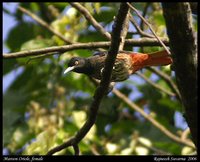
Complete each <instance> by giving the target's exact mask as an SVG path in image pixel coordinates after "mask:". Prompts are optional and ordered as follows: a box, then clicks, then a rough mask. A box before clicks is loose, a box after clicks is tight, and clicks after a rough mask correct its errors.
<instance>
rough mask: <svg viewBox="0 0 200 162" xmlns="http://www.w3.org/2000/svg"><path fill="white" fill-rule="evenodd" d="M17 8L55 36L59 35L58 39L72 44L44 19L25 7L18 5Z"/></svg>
mask: <svg viewBox="0 0 200 162" xmlns="http://www.w3.org/2000/svg"><path fill="white" fill-rule="evenodd" d="M18 9H19V10H20V11H21V12H23V13H25V14H27V15H29V16H30V17H31V18H32V19H34V20H35V21H36V22H38V23H39V24H40V25H41V26H43V27H44V28H46V29H47V30H49V31H50V32H52V33H53V34H55V35H56V36H57V37H59V38H60V39H62V40H63V41H64V42H66V43H68V44H72V43H73V42H72V41H70V40H67V39H66V38H65V37H63V35H62V34H60V33H59V32H57V31H55V30H54V29H53V28H52V27H51V26H50V25H49V24H48V23H46V22H45V21H44V20H42V19H41V18H39V17H38V16H37V15H35V14H33V13H32V12H30V11H28V10H27V9H25V8H23V7H21V6H18Z"/></svg>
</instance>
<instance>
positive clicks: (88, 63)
mask: <svg viewBox="0 0 200 162" xmlns="http://www.w3.org/2000/svg"><path fill="white" fill-rule="evenodd" d="M107 54H108V52H107V51H100V52H97V53H96V54H95V55H93V56H90V57H87V58H83V57H73V58H71V59H70V61H69V62H68V68H67V69H66V70H65V71H64V74H66V73H68V72H70V71H73V72H76V73H83V74H86V75H88V76H90V77H93V78H95V79H97V80H101V78H102V74H103V70H104V65H105V60H106V56H107ZM172 63H173V60H172V57H171V56H170V55H169V54H168V52H167V51H166V50H162V51H156V52H153V53H137V52H132V51H119V53H118V54H117V57H116V60H115V63H114V66H113V69H112V75H111V82H122V81H125V80H127V79H128V78H129V76H130V75H132V74H134V73H135V72H136V71H138V70H140V69H142V68H144V67H148V66H165V65H169V64H172Z"/></svg>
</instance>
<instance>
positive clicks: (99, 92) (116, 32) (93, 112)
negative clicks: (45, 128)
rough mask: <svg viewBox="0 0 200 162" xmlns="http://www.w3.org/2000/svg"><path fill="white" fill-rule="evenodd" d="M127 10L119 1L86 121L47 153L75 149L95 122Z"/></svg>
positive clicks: (108, 79) (125, 5)
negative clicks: (73, 133)
mask: <svg viewBox="0 0 200 162" xmlns="http://www.w3.org/2000/svg"><path fill="white" fill-rule="evenodd" d="M127 12H128V6H127V4H126V3H121V5H120V9H119V12H118V15H117V17H116V20H115V22H114V25H113V31H112V39H111V46H110V49H109V51H108V55H107V57H106V61H105V70H104V72H103V76H102V80H101V82H100V85H99V87H97V89H96V91H95V94H94V100H93V102H92V104H91V105H90V109H89V116H88V119H87V121H86V123H85V124H84V125H83V127H82V128H81V129H80V130H79V131H78V132H77V134H76V135H75V137H73V138H72V139H70V140H69V141H67V142H65V143H63V144H62V145H60V146H58V147H55V148H53V149H51V150H50V151H49V152H48V153H47V154H48V155H52V154H53V153H55V152H57V151H60V150H62V149H64V148H66V147H68V146H73V147H74V148H76V150H78V149H77V144H78V143H79V142H80V141H81V140H82V139H83V138H84V137H85V135H86V134H87V133H88V131H89V130H90V128H91V127H92V126H93V124H94V123H95V121H96V117H97V112H98V109H99V106H100V103H101V100H102V98H103V96H104V95H105V93H106V92H107V90H108V87H109V83H110V78H111V73H112V68H113V65H114V62H115V58H116V56H117V53H118V50H119V45H120V35H121V30H122V26H123V24H124V20H125V18H126V15H127ZM76 150H75V151H76ZM76 153H78V151H76Z"/></svg>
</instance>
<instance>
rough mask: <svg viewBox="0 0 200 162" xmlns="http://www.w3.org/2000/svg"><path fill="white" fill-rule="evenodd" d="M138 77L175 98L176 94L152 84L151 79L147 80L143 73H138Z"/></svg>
mask: <svg viewBox="0 0 200 162" xmlns="http://www.w3.org/2000/svg"><path fill="white" fill-rule="evenodd" d="M136 74H137V75H139V76H140V77H141V78H143V79H144V80H145V81H146V82H147V83H149V84H150V85H152V86H153V87H155V88H156V89H158V90H160V91H162V92H164V93H166V94H167V95H169V96H171V97H175V96H176V94H175V93H173V92H170V91H168V90H166V89H164V88H163V87H161V86H159V85H158V84H156V83H154V82H152V81H151V80H150V79H149V78H147V77H146V76H145V75H143V74H142V73H140V72H136Z"/></svg>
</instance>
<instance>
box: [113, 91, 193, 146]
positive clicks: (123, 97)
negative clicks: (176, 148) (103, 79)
mask: <svg viewBox="0 0 200 162" xmlns="http://www.w3.org/2000/svg"><path fill="white" fill-rule="evenodd" d="M113 93H114V94H115V95H116V96H117V97H119V98H120V99H121V100H122V101H124V102H125V103H126V104H127V105H128V106H130V108H132V109H134V110H135V111H137V112H139V113H140V114H141V115H142V116H143V117H144V118H145V119H147V120H148V121H149V122H151V123H152V124H153V125H154V126H155V127H156V128H158V129H159V130H160V131H161V132H163V133H164V134H165V135H166V136H167V137H169V138H170V139H172V140H173V141H176V142H178V143H181V144H184V145H187V146H190V147H192V148H194V144H193V143H192V142H191V141H188V140H185V139H184V140H182V139H181V138H180V137H178V136H176V135H174V134H173V133H172V132H170V131H169V130H168V129H167V128H165V127H164V126H163V125H162V124H160V123H159V122H158V121H156V119H154V118H152V117H151V116H150V115H148V114H146V113H145V112H144V111H143V110H142V109H141V108H140V107H139V106H138V105H136V104H135V103H134V102H131V101H130V100H129V98H127V97H126V96H125V95H124V94H122V93H121V92H120V91H118V90H116V89H113Z"/></svg>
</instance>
